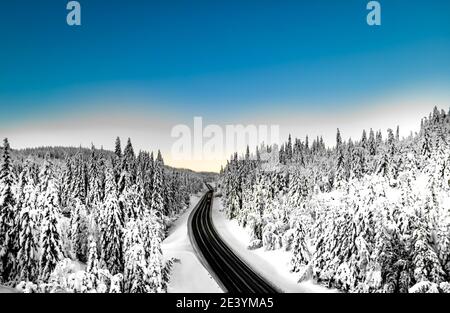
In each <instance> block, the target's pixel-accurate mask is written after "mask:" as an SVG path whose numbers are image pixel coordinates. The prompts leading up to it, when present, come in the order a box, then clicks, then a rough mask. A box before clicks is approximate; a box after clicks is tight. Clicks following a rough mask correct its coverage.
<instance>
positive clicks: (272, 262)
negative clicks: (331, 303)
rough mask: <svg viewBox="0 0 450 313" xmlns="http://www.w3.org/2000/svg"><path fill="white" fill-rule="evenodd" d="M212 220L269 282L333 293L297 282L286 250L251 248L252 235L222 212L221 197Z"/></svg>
mask: <svg viewBox="0 0 450 313" xmlns="http://www.w3.org/2000/svg"><path fill="white" fill-rule="evenodd" d="M212 219H213V223H214V226H215V227H216V230H217V232H218V233H219V235H220V236H222V238H223V239H224V240H225V242H226V243H227V244H228V245H229V247H231V248H232V249H233V250H234V252H235V253H236V254H237V255H238V256H239V257H240V258H241V259H242V260H243V261H245V262H246V263H247V264H248V265H249V266H250V267H252V268H253V269H254V270H255V271H256V272H257V273H258V274H260V275H261V276H262V277H263V278H265V279H266V280H267V281H270V282H271V283H272V284H273V285H275V286H277V287H278V288H279V289H280V290H282V291H284V292H292V293H294V292H297V293H305V292H311V293H312V292H323V293H324V292H333V291H335V290H332V289H328V288H326V287H323V286H321V285H317V284H315V283H313V282H312V281H305V282H302V283H300V284H299V283H297V280H298V277H297V275H296V274H295V273H291V272H290V271H289V266H288V263H289V260H290V257H291V256H290V253H289V252H287V251H283V250H275V251H265V250H264V248H260V249H256V250H248V249H247V244H248V242H250V238H249V235H248V234H247V232H246V231H245V229H243V228H242V227H240V226H239V225H238V224H237V222H236V221H235V220H233V221H230V220H228V219H227V218H226V217H225V214H224V212H223V211H222V201H221V198H214V201H213V207H212Z"/></svg>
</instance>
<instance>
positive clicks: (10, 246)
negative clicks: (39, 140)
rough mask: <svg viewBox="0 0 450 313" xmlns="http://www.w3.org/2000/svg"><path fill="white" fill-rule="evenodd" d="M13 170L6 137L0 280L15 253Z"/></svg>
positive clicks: (0, 172)
mask: <svg viewBox="0 0 450 313" xmlns="http://www.w3.org/2000/svg"><path fill="white" fill-rule="evenodd" d="M12 186H13V172H12V164H11V155H10V146H9V142H8V139H7V138H5V139H4V141H3V155H2V165H1V168H0V281H1V280H3V281H8V280H9V278H10V275H11V274H12V273H11V272H12V270H13V267H14V263H15V259H16V253H17V235H18V233H17V230H18V228H17V227H16V226H17V225H16V222H15V213H16V211H17V208H16V200H15V198H14V195H13V191H12Z"/></svg>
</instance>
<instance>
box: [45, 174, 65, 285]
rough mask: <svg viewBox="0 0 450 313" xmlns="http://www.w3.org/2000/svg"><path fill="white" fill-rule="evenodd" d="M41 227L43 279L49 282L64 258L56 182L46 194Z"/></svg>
mask: <svg viewBox="0 0 450 313" xmlns="http://www.w3.org/2000/svg"><path fill="white" fill-rule="evenodd" d="M45 195H46V197H45V198H46V200H45V202H44V214H43V219H42V227H41V259H40V272H41V276H40V277H41V279H42V280H43V281H47V280H48V279H49V277H50V274H51V273H52V272H53V270H54V269H55V267H56V264H57V263H58V262H59V261H60V260H61V258H62V250H61V249H62V248H61V236H60V233H59V229H58V216H57V215H58V213H57V211H58V207H59V203H58V193H57V189H56V186H55V182H54V181H49V182H48V186H47V191H46V193H45Z"/></svg>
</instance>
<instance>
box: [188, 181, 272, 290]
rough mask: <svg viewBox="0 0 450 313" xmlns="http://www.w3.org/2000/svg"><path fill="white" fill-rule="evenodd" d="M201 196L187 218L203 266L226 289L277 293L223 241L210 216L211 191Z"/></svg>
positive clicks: (210, 189) (192, 240)
mask: <svg viewBox="0 0 450 313" xmlns="http://www.w3.org/2000/svg"><path fill="white" fill-rule="evenodd" d="M208 188H209V191H207V192H206V194H205V195H204V196H203V197H202V198H201V199H200V201H199V202H198V204H197V206H196V207H195V208H194V210H193V212H192V213H191V215H190V217H189V237H190V239H191V242H192V245H193V247H194V249H195V250H196V252H197V254H199V257H200V260H201V261H202V263H203V265H204V266H205V267H206V268H207V269H208V270H209V272H210V273H211V275H212V276H213V277H215V278H216V280H218V283H219V285H220V286H221V287H222V289H224V291H225V292H232V293H276V292H278V291H277V290H276V289H275V288H274V287H272V286H271V285H270V284H269V283H268V282H266V281H265V280H264V279H262V278H261V277H260V276H259V275H258V274H256V273H255V272H254V271H253V270H252V269H251V268H250V267H248V266H247V265H246V264H245V263H244V262H243V261H242V260H241V259H240V258H239V257H238V256H237V255H236V254H235V253H234V252H233V251H232V250H231V249H230V248H229V247H228V246H227V244H226V243H225V242H224V241H223V240H222V238H221V237H220V236H219V234H218V233H217V231H216V229H215V228H214V225H213V222H212V218H211V206H212V199H213V190H212V188H211V187H210V186H208Z"/></svg>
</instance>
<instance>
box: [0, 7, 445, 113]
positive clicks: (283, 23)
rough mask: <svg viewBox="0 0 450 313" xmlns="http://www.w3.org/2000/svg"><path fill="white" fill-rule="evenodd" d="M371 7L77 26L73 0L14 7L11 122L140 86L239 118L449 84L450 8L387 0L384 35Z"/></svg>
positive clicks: (187, 14) (142, 12)
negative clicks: (373, 23)
mask: <svg viewBox="0 0 450 313" xmlns="http://www.w3.org/2000/svg"><path fill="white" fill-rule="evenodd" d="M367 2H368V1H366V0H345V1H344V0H343V1H332V0H329V1H325V0H319V1H299V0H295V1H269V0H226V1H225V0H218V1H197V0H164V1H162V0H161V1H136V0H134V1H133V0H132V1H125V0H121V1H118V0H110V1H106V0H103V1H100V0H81V1H80V3H81V6H82V26H81V27H75V28H74V27H69V26H67V25H66V23H65V19H66V8H65V5H66V3H67V1H64V0H59V1H54V0H39V1H38V0H33V1H32V0H29V1H23V0H22V1H7V2H4V3H2V5H1V8H0V37H1V38H2V39H1V40H2V43H1V49H0V106H1V108H2V109H5V108H6V107H8V109H9V110H10V111H9V112H8V114H6V115H5V112H4V111H3V112H2V113H3V114H1V116H2V117H1V119H2V120H3V119H5V118H8V117H14V118H20V116H21V114H23V113H24V112H25V113H26V112H33V111H34V110H38V111H45V110H48V109H50V107H51V106H52V105H57V106H58V107H59V109H64V106H65V105H66V106H71V105H73V103H72V102H71V101H67V103H66V104H65V103H63V102H64V101H55V99H59V97H62V96H63V95H71V96H73V95H74V94H75V95H78V96H80V97H82V95H83V93H94V94H95V91H96V90H103V91H104V90H105V89H106V90H108V93H112V94H114V92H119V91H120V90H122V96H123V94H124V93H125V94H126V91H124V90H128V88H132V89H133V90H135V91H136V95H138V97H143V98H144V99H145V97H149V98H152V99H158V101H160V102H161V103H170V106H169V107H165V108H164V109H165V110H171V109H174V110H179V109H182V110H186V111H191V110H198V111H204V112H208V111H214V112H217V110H219V111H220V110H223V111H224V112H228V111H229V110H230V109H231V110H233V106H236V108H237V109H238V108H241V109H242V105H243V104H245V106H246V109H249V110H251V109H253V108H254V107H258V106H264V105H268V103H296V104H295V105H308V103H309V104H311V105H314V104H315V103H319V102H320V103H321V104H322V105H324V106H327V105H333V104H342V103H346V102H353V101H352V100H354V99H358V98H359V97H361V96H364V95H367V93H379V92H380V91H381V92H384V91H385V92H389V91H391V90H395V89H396V88H403V87H408V86H414V85H418V84H419V85H434V86H435V85H442V86H447V87H448V86H450V85H449V82H450V1H446V0H442V1H437V0H428V1H425V0H420V1H418V0H409V1H400V0H389V1H387V0H384V1H383V0H382V1H380V2H381V5H382V26H381V27H369V26H367V24H366V22H365V21H366V9H365V6H366V4H367ZM111 86H112V87H111ZM114 86H119V88H115V87H114ZM100 88H103V89H100ZM50 99H53V100H54V101H50ZM299 103H301V104H299ZM11 104H13V106H11ZM222 105H223V106H224V105H227V109H226V110H225V109H224V108H222V109H221V108H220V107H221V106H222ZM218 107H219V108H218Z"/></svg>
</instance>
